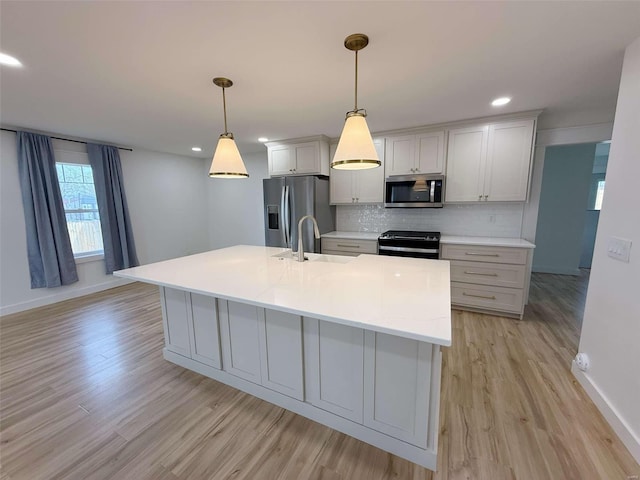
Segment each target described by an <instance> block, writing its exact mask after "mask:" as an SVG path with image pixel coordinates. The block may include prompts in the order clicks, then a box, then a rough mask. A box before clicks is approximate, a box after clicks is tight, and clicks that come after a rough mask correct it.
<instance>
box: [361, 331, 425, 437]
mask: <svg viewBox="0 0 640 480" xmlns="http://www.w3.org/2000/svg"><path fill="white" fill-rule="evenodd" d="M364 342H365V344H364V345H365V351H364V424H365V425H366V426H368V427H370V428H373V429H375V430H378V431H379V432H382V433H386V434H387V435H391V436H392V437H394V438H398V439H400V440H403V441H405V442H408V443H411V444H413V445H416V446H418V447H420V448H427V434H428V421H429V418H428V416H429V399H430V392H431V388H432V385H431V372H432V368H431V364H432V349H433V345H432V344H430V343H425V342H419V341H417V340H411V339H407V338H401V337H396V336H393V335H387V334H385V333H378V332H371V331H366V332H365V339H364Z"/></svg>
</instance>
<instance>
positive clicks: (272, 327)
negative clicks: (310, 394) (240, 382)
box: [218, 300, 304, 400]
mask: <svg viewBox="0 0 640 480" xmlns="http://www.w3.org/2000/svg"><path fill="white" fill-rule="evenodd" d="M218 302H219V310H220V333H221V337H222V342H221V343H222V356H223V369H224V370H225V371H226V372H228V373H230V374H232V375H235V376H237V377H240V378H243V379H245V380H248V381H250V382H253V383H257V384H260V385H262V386H264V387H267V388H270V389H271V390H275V391H277V392H280V393H283V394H285V395H288V396H290V397H293V398H296V399H298V400H303V399H304V380H303V379H304V377H303V373H302V370H303V363H302V318H301V317H300V316H298V315H292V314H290V313H285V312H279V311H276V310H269V309H264V308H259V307H256V306H253V305H248V304H245V303H239V302H232V301H226V300H219V301H218Z"/></svg>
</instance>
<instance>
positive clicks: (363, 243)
mask: <svg viewBox="0 0 640 480" xmlns="http://www.w3.org/2000/svg"><path fill="white" fill-rule="evenodd" d="M322 253H323V254H326V255H346V256H351V257H357V256H358V255H360V254H362V253H368V254H371V255H376V254H377V253H378V241H377V240H354V239H340V238H323V239H322Z"/></svg>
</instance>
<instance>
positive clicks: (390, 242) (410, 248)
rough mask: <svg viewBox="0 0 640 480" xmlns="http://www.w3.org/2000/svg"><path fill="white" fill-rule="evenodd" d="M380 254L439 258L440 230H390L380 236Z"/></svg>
mask: <svg viewBox="0 0 640 480" xmlns="http://www.w3.org/2000/svg"><path fill="white" fill-rule="evenodd" d="M378 254H379V255H393V256H396V257H417V258H431V259H438V258H439V257H440V232H416V231H403V230H389V231H387V232H384V233H383V234H382V235H380V236H379V237H378Z"/></svg>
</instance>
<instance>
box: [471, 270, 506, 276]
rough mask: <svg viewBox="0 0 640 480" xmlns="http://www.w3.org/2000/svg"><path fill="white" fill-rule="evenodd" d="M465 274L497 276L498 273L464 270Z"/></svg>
mask: <svg viewBox="0 0 640 480" xmlns="http://www.w3.org/2000/svg"><path fill="white" fill-rule="evenodd" d="M464 273H466V274H467V275H482V276H483V277H497V276H498V274H497V273H483V272H470V271H467V270H465V272H464Z"/></svg>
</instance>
